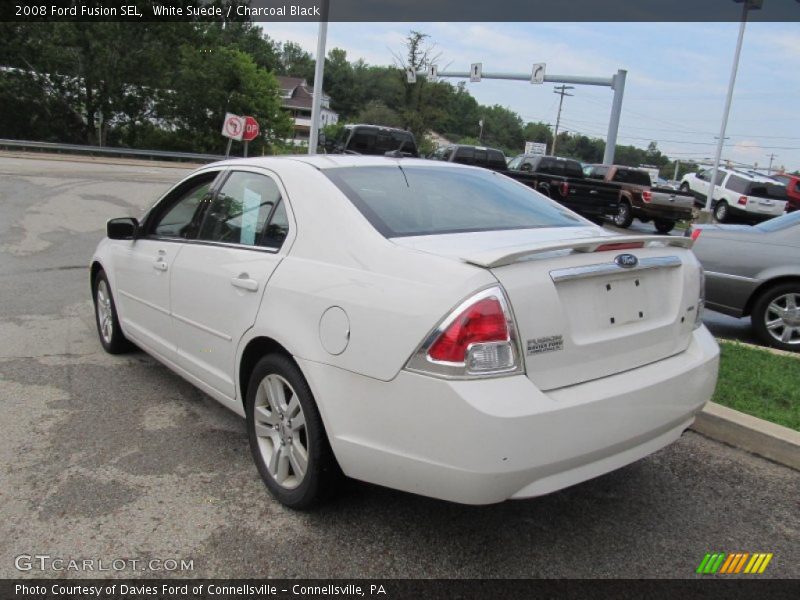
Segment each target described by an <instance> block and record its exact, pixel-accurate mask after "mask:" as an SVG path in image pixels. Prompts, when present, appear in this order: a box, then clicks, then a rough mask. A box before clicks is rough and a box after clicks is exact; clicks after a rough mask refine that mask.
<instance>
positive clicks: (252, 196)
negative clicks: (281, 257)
mask: <svg viewBox="0 0 800 600" xmlns="http://www.w3.org/2000/svg"><path fill="white" fill-rule="evenodd" d="M279 204H281V193H280V189H279V188H278V186H277V185H276V183H275V182H274V181H273V180H272V179H271V178H270V177H268V176H266V175H260V174H258V173H250V172H247V171H234V172H233V173H231V174H230V176H229V177H228V178H227V179H226V180H225V183H224V184H223V185H222V188H220V191H219V193H218V194H217V195H216V197H215V198H214V199H213V200H212V201H211V204H210V206H209V207H208V210H207V211H206V213H205V216H204V218H203V223H202V225H201V226H200V233H199V234H198V236H197V237H198V239H200V240H205V241H210V242H221V243H228V244H242V245H245V246H256V245H260V244H261V243H262V242H263V239H262V238H266V237H267V235H266V234H267V233H268V231H267V230H268V227H267V224H268V223H270V217H272V215H273V213H276V214H277V211H276V208H277V207H278V205H279ZM282 219H283V221H284V222H285V221H286V216H285V212H284V215H283V217H282ZM281 231H283V233H282V237H281V235H280V234H277V233H276V234H275V235H273V236H272V238H271V240H272V241H271V244H270V246H271V247H279V246H280V243H282V242H283V238H285V237H286V231H288V226H286V227H285V228H284V229H282V230H281ZM276 240H279V241H277V242H276ZM276 243H277V245H275V244H276Z"/></svg>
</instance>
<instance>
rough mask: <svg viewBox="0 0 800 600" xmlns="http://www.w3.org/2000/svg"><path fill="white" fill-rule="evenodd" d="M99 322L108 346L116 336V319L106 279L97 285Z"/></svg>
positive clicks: (101, 332) (101, 333)
mask: <svg viewBox="0 0 800 600" xmlns="http://www.w3.org/2000/svg"><path fill="white" fill-rule="evenodd" d="M95 304H96V306H97V322H98V324H99V325H100V335H101V336H102V337H103V341H104V342H105V343H106V344H110V343H111V338H112V337H113V335H114V317H113V313H112V310H111V294H109V293H108V285H107V284H106V282H105V280H104V279H101V280H100V283H98V284H97V298H96V302H95Z"/></svg>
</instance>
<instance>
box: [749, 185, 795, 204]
mask: <svg viewBox="0 0 800 600" xmlns="http://www.w3.org/2000/svg"><path fill="white" fill-rule="evenodd" d="M747 195H748V196H754V197H755V198H770V199H772V200H786V198H787V196H786V186H785V185H783V184H780V183H766V182H763V181H753V182H751V183H750V186H749V188H748V190H747Z"/></svg>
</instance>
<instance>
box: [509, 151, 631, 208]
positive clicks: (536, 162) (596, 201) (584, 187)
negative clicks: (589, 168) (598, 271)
mask: <svg viewBox="0 0 800 600" xmlns="http://www.w3.org/2000/svg"><path fill="white" fill-rule="evenodd" d="M504 173H505V174H506V175H508V176H509V177H512V178H514V179H516V180H517V181H519V182H520V183H524V184H525V185H527V186H528V187H531V188H533V189H535V190H536V191H538V192H541V193H542V194H544V195H546V196H548V197H550V198H552V199H553V200H555V201H556V202H558V203H559V204H563V205H564V206H566V207H567V208H569V209H571V210H574V211H575V212H577V213H578V214H580V215H582V216H584V217H586V218H587V219H590V220H592V221H595V222H597V223H602V221H603V220H604V219H605V218H606V217H608V218H613V217H614V215H616V214H617V212H618V207H619V194H620V190H621V187H620V185H619V184H616V183H607V182H604V181H598V180H596V179H589V178H587V177H586V176H585V175H584V174H583V165H581V163H580V162H578V161H577V160H572V159H571V158H560V157H556V156H540V155H525V154H520V155H518V156H516V157H515V158H514V159H512V160H511V162H509V163H508V169H507V170H506V171H504Z"/></svg>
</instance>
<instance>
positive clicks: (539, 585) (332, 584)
mask: <svg viewBox="0 0 800 600" xmlns="http://www.w3.org/2000/svg"><path fill="white" fill-rule="evenodd" d="M798 597H800V582H798V581H794V580H759V579H734V578H721V577H715V578H702V579H689V580H677V579H671V580H659V579H636V580H633V579H629V580H625V579H601V580H587V579H571V580H557V579H512V580H502V579H497V580H442V579H423V580H413V579H399V580H398V579H387V580H364V579H360V580H342V579H332V580H287V579H271V580H267V579H264V580H255V579H250V580H235V579H216V580H214V579H166V580H158V579H138V580H133V579H119V580H91V579H58V580H56V579H36V580H0V598H3V600H190V599H191V600H194V599H217V600H289V599H296V598H339V599H343V600H353V599H357V598H374V599H382V598H385V599H391V600H396V599H405V598H414V599H423V598H424V599H439V598H441V599H445V598H446V599H448V600H458V599H463V600H470V599H475V600H477V599H487V598H503V599H507V598H536V599H542V600H544V599H547V598H553V599H556V598H558V599H561V598H592V599H594V598H599V599H605V598H608V599H614V600H625V599H636V600H641V599H645V598H646V599H648V600H658V599H660V598H664V599H678V598H679V599H680V600H694V599H695V598H697V599H701V598H702V599H704V600H710V599H716V598H720V599H725V600H739V599H742V600H744V599H748V600H749V599H759V600H761V599H764V598H769V599H770V600H782V599H783V598H787V599H788V598H792V599H795V598H798Z"/></svg>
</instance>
